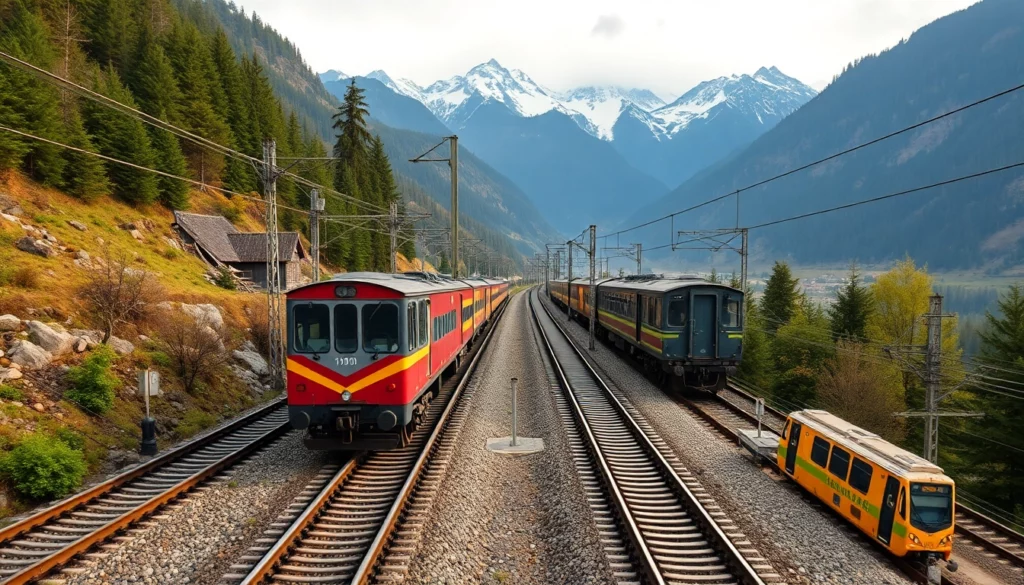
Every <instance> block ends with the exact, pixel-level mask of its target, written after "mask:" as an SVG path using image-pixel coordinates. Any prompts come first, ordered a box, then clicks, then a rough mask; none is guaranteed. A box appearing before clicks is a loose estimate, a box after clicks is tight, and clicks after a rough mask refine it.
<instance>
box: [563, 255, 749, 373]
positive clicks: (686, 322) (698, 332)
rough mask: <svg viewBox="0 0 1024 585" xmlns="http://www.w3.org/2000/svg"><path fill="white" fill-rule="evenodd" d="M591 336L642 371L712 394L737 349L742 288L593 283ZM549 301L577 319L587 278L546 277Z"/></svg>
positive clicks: (736, 358) (670, 281)
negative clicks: (594, 298) (635, 362)
mask: <svg viewBox="0 0 1024 585" xmlns="http://www.w3.org/2000/svg"><path fill="white" fill-rule="evenodd" d="M595 286H596V288H597V291H596V293H597V322H596V323H595V331H596V333H597V334H598V335H599V336H600V337H601V338H606V339H608V340H609V341H611V342H613V343H614V344H615V345H616V346H617V347H618V348H619V349H621V350H623V351H626V352H628V353H630V354H632V355H633V356H635V357H636V358H637V359H639V360H641V361H642V362H643V364H644V368H645V369H646V370H647V371H648V373H650V374H652V375H656V376H659V377H661V378H663V379H664V381H671V382H672V383H673V384H676V385H681V386H684V387H686V388H690V389H697V390H701V391H705V392H713V393H717V392H718V391H719V390H721V389H722V388H724V387H725V384H726V380H727V377H728V376H729V375H731V374H734V373H735V372H736V367H737V366H738V365H739V363H740V358H741V356H742V352H743V319H742V311H743V291H740V290H737V289H735V288H732V287H729V286H725V285H722V284H718V283H714V282H708V281H706V280H703V279H700V278H694V277H666V276H659V275H640V276H627V277H624V278H610V279H600V280H598V281H596V283H595ZM548 292H549V294H550V296H551V299H552V300H553V301H554V302H555V303H556V304H558V305H559V306H561V307H562V308H564V309H566V310H568V311H569V314H570V315H572V316H575V317H576V318H577V319H579V320H580V321H582V322H584V323H587V322H588V321H589V319H590V315H591V307H590V282H589V279H587V280H584V279H573V281H572V284H571V286H570V284H569V283H568V282H567V281H565V280H552V281H550V283H549V291H548Z"/></svg>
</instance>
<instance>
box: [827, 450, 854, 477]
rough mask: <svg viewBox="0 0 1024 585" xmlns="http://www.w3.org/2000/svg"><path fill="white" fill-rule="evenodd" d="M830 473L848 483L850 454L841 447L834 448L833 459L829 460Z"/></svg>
mask: <svg viewBox="0 0 1024 585" xmlns="http://www.w3.org/2000/svg"><path fill="white" fill-rule="evenodd" d="M828 472H829V473H831V474H832V475H834V476H836V477H838V478H839V479H841V480H843V481H846V475H847V474H848V473H849V472H850V454H849V453H847V452H846V451H844V450H843V449H840V448H839V447H832V457H831V458H829V460H828Z"/></svg>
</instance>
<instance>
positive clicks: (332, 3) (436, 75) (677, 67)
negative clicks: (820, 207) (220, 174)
mask: <svg viewBox="0 0 1024 585" xmlns="http://www.w3.org/2000/svg"><path fill="white" fill-rule="evenodd" d="M235 1H236V2H241V4H242V6H243V7H244V8H245V10H246V11H247V13H248V12H252V11H255V12H256V13H257V14H259V15H260V17H261V18H262V19H263V20H264V21H266V22H268V23H269V24H270V25H272V26H273V27H274V28H276V29H277V30H279V31H280V32H281V33H282V34H284V35H286V36H287V37H288V38H290V39H291V40H292V41H293V42H295V44H296V45H298V47H299V49H300V50H301V52H302V55H303V56H304V57H305V58H306V60H307V61H308V62H309V64H310V66H311V67H313V69H314V70H316V71H326V70H328V69H339V70H341V71H345V72H348V73H353V74H365V73H368V72H370V71H372V70H374V69H383V70H385V71H387V72H388V73H389V74H390V75H392V76H393V77H407V78H409V79H412V80H414V81H416V82H417V83H420V84H424V85H425V84H429V83H431V82H433V81H436V80H438V79H443V78H448V77H451V76H452V75H455V74H460V73H465V72H466V71H467V70H468V69H469V68H470V67H472V66H474V65H476V64H478V63H482V62H484V61H487V60H488V59H490V58H496V59H498V61H500V62H501V63H502V65H505V66H506V67H515V68H518V69H522V70H523V71H526V72H527V73H528V74H529V75H530V76H531V77H533V78H534V79H535V80H536V81H537V82H538V83H540V84H542V85H545V86H548V87H551V88H553V89H559V90H564V89H569V88H571V87H575V86H579V85H586V84H605V83H608V84H619V85H627V86H637V87H646V88H649V89H651V90H653V91H655V92H657V93H659V94H669V93H675V94H679V93H682V92H684V91H686V90H687V89H689V88H690V87H692V86H693V85H695V84H696V83H698V82H700V81H702V80H704V79H710V78H713V77H718V76H720V75H728V74H731V73H742V72H746V73H752V72H754V71H755V70H757V68H758V67H761V66H769V65H775V66H777V67H778V68H779V69H781V70H782V71H783V72H785V73H786V74H788V75H792V76H794V77H797V78H799V79H801V80H803V81H804V82H807V83H820V82H821V81H823V80H829V79H831V78H832V76H833V75H834V74H836V73H838V72H839V71H841V70H842V68H843V66H844V65H845V64H846V63H849V62H851V61H853V60H855V59H856V58H858V57H861V56H863V55H865V54H868V53H877V52H879V51H881V50H883V49H885V48H887V47H890V46H892V45H894V44H895V43H897V42H899V40H900V39H901V38H906V37H908V36H910V34H911V33H912V32H913V31H914V30H915V29H917V28H920V27H921V26H923V25H925V24H927V23H928V22H931V21H932V20H935V19H936V18H938V17H940V16H942V15H945V14H948V13H950V12H952V11H954V10H958V9H961V8H965V7H967V6H968V5H970V4H973V3H974V2H975V0H829V1H827V2H823V1H821V0H772V1H771V2H765V1H764V0H731V1H729V2H722V1H720V0H686V1H680V0H633V1H632V2H630V3H628V4H623V3H622V2H621V0H591V1H589V2H586V3H583V2H557V1H554V2H553V1H552V0H519V1H518V2H479V1H474V0H433V1H431V2H422V1H419V0H374V1H372V2H366V1H364V0H292V1H290V2H280V1H279V0H235ZM624 6H628V7H629V8H628V10H627V9H626V8H624ZM609 15H617V17H618V18H619V19H620V20H622V21H623V22H625V21H628V23H629V27H628V30H625V31H624V30H623V29H622V27H619V28H618V34H619V35H620V37H617V38H618V40H619V42H614V43H610V42H608V39H609V36H608V35H607V34H605V32H604V31H605V29H608V25H605V26H601V23H602V20H601V19H602V18H609ZM611 18H613V19H614V18H616V17H611ZM595 22H596V23H598V26H595V27H593V29H592V28H591V27H590V26H589V23H595ZM581 23H582V24H581ZM613 30H615V27H614V26H612V28H611V29H609V32H611V31H613ZM598 32H600V34H597V33H598ZM625 37H628V40H629V42H628V43H627V42H624V38H625Z"/></svg>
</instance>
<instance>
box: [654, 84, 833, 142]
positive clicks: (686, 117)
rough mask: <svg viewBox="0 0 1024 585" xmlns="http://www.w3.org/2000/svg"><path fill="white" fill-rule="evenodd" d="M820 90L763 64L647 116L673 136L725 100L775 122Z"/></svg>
mask: <svg viewBox="0 0 1024 585" xmlns="http://www.w3.org/2000/svg"><path fill="white" fill-rule="evenodd" d="M817 93H818V92H817V91H815V90H814V89H813V88H811V87H809V86H807V85H804V84H803V83H801V82H800V81H798V80H796V79H794V78H792V77H789V76H787V75H785V74H784V73H782V72H781V71H779V70H778V69H777V68H776V67H771V68H765V67H762V68H760V69H758V70H757V72H755V73H754V75H752V76H751V75H746V74H743V75H731V76H729V77H719V78H718V79H712V80H711V81H704V82H702V83H700V84H698V85H697V86H696V87H694V88H693V89H691V90H690V91H688V92H686V93H685V94H683V95H681V96H680V97H679V98H678V99H676V100H675V101H674V102H672V103H671V104H668V105H666V106H663V107H660V108H657V109H650V110H648V113H649V114H650V116H646V117H643V118H644V119H645V123H647V124H648V125H649V127H650V128H651V131H652V132H653V133H654V135H655V136H656V137H658V138H659V139H660V138H662V137H668V138H671V137H672V136H673V135H675V134H677V133H678V132H679V131H680V130H683V129H684V128H686V127H687V126H688V125H689V124H690V123H691V122H692V121H694V120H697V119H705V120H706V119H708V118H709V117H711V116H714V115H716V107H717V106H720V105H722V104H724V107H726V108H729V109H733V110H737V111H738V112H739V113H741V114H746V115H749V116H752V117H754V118H757V121H758V122H760V123H762V124H765V123H768V122H769V121H772V122H773V123H774V122H777V121H778V119H781V118H784V117H786V116H788V115H789V114H791V113H792V112H794V111H796V109H797V108H799V107H800V106H802V105H804V104H805V103H807V102H808V101H809V100H810V99H811V98H813V97H814V96H815V95H817ZM717 111H721V109H719V110H717ZM637 119H640V118H639V117H637Z"/></svg>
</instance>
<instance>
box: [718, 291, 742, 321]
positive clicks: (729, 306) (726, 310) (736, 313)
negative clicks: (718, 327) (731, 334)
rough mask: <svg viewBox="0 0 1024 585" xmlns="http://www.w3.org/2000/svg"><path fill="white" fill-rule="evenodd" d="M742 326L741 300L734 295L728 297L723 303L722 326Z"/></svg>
mask: <svg viewBox="0 0 1024 585" xmlns="http://www.w3.org/2000/svg"><path fill="white" fill-rule="evenodd" d="M739 326H740V302H739V301H738V300H736V299H734V298H732V297H726V299H725V304H723V305H722V327H739Z"/></svg>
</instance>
